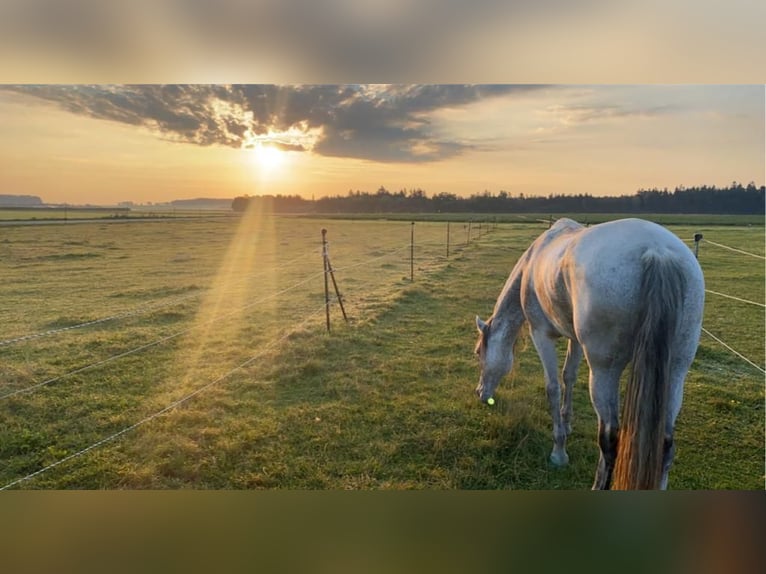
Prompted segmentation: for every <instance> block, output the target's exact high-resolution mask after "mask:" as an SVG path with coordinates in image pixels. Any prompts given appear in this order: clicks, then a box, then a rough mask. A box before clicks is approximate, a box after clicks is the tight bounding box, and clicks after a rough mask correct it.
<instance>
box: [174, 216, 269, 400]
mask: <svg viewBox="0 0 766 574" xmlns="http://www.w3.org/2000/svg"><path fill="white" fill-rule="evenodd" d="M275 248H276V238H275V229H274V223H273V218H272V216H271V214H270V213H268V212H267V210H266V209H262V208H259V207H258V206H255V205H254V204H251V206H250V208H248V210H247V211H246V212H245V213H244V214H243V215H242V219H241V221H240V223H239V226H238V227H237V230H236V232H235V233H234V235H233V237H232V239H231V242H230V244H229V246H228V248H227V250H226V253H225V255H224V257H223V259H222V261H221V263H220V266H219V268H218V272H217V274H216V276H215V278H214V279H213V281H212V283H211V285H210V288H209V289H208V292H207V295H206V296H205V298H204V299H203V300H202V302H201V303H200V306H199V309H198V311H197V316H196V318H195V327H196V328H195V329H194V330H193V333H194V334H193V335H190V337H189V338H188V339H187V340H186V342H185V343H184V345H183V348H182V354H181V355H179V357H178V361H179V362H180V363H181V364H182V365H184V373H185V374H184V377H183V383H184V385H186V384H193V383H194V382H195V381H196V380H197V379H198V378H199V372H200V371H201V370H203V369H204V368H205V367H206V366H207V365H208V364H210V363H211V362H213V363H220V358H219V359H213V360H212V361H211V359H210V357H215V356H217V355H220V354H227V353H232V352H234V353H236V350H237V348H238V347H239V346H240V345H239V342H240V341H242V340H252V338H253V334H252V333H250V334H247V336H245V331H246V330H247V329H248V327H252V326H253V325H252V324H251V322H250V321H249V320H248V319H247V317H248V316H249V315H250V312H249V308H251V307H253V306H255V305H257V310H258V312H259V313H264V312H266V311H268V310H269V309H270V308H272V307H273V305H274V301H273V300H271V301H270V300H268V299H267V297H268V295H269V294H270V293H273V292H274V291H275V290H276V288H277V285H276V282H277V278H276V275H275V274H274V273H269V272H264V270H268V269H273V266H272V265H269V264H264V261H268V260H270V258H271V257H272V256H273V255H274V249H275ZM259 301H261V302H259Z"/></svg>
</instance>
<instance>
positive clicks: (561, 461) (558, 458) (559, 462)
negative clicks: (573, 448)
mask: <svg viewBox="0 0 766 574" xmlns="http://www.w3.org/2000/svg"><path fill="white" fill-rule="evenodd" d="M551 462H552V463H553V465H554V466H566V465H568V464H569V455H568V454H567V453H565V452H563V453H557V452H555V451H554V452H552V453H551Z"/></svg>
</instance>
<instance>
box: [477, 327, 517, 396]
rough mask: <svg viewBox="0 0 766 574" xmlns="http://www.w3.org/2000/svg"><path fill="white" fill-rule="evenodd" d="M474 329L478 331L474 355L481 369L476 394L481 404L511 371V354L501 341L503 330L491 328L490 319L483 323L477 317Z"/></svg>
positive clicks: (503, 336)
mask: <svg viewBox="0 0 766 574" xmlns="http://www.w3.org/2000/svg"><path fill="white" fill-rule="evenodd" d="M476 327H477V328H478V329H479V340H478V342H477V343H476V355H477V356H478V357H479V366H480V367H481V376H480V377H479V385H478V386H477V387H476V394H477V395H478V396H479V400H481V402H486V401H487V399H489V398H490V397H491V396H492V395H493V393H494V392H495V389H496V388H497V385H498V384H499V383H500V380H501V379H502V378H503V377H504V376H505V375H507V374H508V371H510V370H511V367H512V366H513V352H512V349H509V348H508V345H507V344H506V343H505V342H504V341H503V339H505V335H506V334H505V333H504V332H503V329H502V328H500V329H498V328H497V327H496V326H493V323H492V319H489V320H488V321H487V322H486V323H485V322H484V321H482V320H481V319H480V318H479V317H478V315H477V316H476Z"/></svg>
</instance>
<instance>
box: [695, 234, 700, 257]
mask: <svg viewBox="0 0 766 574" xmlns="http://www.w3.org/2000/svg"><path fill="white" fill-rule="evenodd" d="M701 240H702V234H701V233H695V234H694V257H695V258H696V259H699V256H698V254H699V249H700V241H701Z"/></svg>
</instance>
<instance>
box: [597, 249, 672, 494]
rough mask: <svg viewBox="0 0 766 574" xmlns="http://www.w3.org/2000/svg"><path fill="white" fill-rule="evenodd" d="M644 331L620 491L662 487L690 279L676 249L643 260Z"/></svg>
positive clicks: (627, 415) (621, 441)
mask: <svg viewBox="0 0 766 574" xmlns="http://www.w3.org/2000/svg"><path fill="white" fill-rule="evenodd" d="M641 262H642V271H643V273H642V278H641V290H640V294H639V301H640V303H639V309H640V310H641V311H640V312H641V313H642V314H643V316H642V317H640V318H639V324H638V330H637V331H636V333H635V341H634V344H633V359H632V367H631V370H630V377H629V379H628V384H627V388H626V391H625V402H624V403H623V410H622V420H621V423H620V434H619V438H618V442H617V460H616V462H615V467H614V475H613V478H612V488H614V489H623V490H625V489H650V488H651V489H654V488H658V487H659V486H660V480H661V477H662V464H663V451H664V442H665V419H666V411H667V402H668V388H669V386H670V385H669V377H670V363H671V359H672V352H671V349H672V348H673V344H674V342H673V339H674V336H675V334H676V333H677V331H678V325H679V322H680V319H681V313H682V308H683V293H684V285H685V279H684V275H683V273H682V271H681V268H680V267H679V265H678V264H677V262H676V258H675V256H674V255H673V254H672V252H670V251H666V250H662V251H659V250H655V249H651V250H649V251H647V252H646V253H644V255H643V257H642V258H641Z"/></svg>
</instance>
